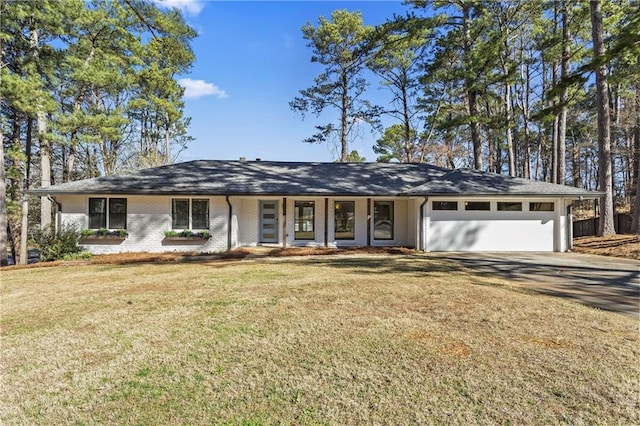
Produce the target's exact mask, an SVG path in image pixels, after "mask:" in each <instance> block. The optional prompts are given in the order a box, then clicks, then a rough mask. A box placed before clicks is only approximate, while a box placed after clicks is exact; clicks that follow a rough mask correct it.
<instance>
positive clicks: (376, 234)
mask: <svg viewBox="0 0 640 426" xmlns="http://www.w3.org/2000/svg"><path fill="white" fill-rule="evenodd" d="M393 228H394V225H393V201H374V202H373V238H374V239H376V240H393Z"/></svg>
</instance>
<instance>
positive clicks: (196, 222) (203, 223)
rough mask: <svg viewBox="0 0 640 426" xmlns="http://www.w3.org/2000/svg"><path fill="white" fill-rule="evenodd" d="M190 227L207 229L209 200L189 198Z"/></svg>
mask: <svg viewBox="0 0 640 426" xmlns="http://www.w3.org/2000/svg"><path fill="white" fill-rule="evenodd" d="M191 229H209V200H206V199H202V200H198V199H193V200H191Z"/></svg>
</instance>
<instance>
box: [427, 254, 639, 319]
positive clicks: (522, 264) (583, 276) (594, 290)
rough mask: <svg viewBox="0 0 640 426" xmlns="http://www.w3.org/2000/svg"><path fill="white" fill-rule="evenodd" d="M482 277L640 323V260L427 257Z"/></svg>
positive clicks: (568, 256)
mask: <svg viewBox="0 0 640 426" xmlns="http://www.w3.org/2000/svg"><path fill="white" fill-rule="evenodd" d="M430 254H431V255H433V256H434V257H438V258H442V259H448V260H451V261H453V262H457V263H460V264H462V265H463V266H465V267H467V268H469V269H472V270H474V271H476V272H478V273H481V274H490V275H497V276H500V277H503V278H507V279H510V280H514V281H518V282H520V283H522V285H523V286H524V287H526V288H529V289H531V290H533V291H536V292H538V293H541V294H548V295H551V296H557V297H562V298H566V299H570V300H574V301H577V302H579V303H582V304H584V305H588V306H592V307H595V308H599V309H604V310H607V311H612V312H617V313H620V314H623V315H626V316H630V317H633V318H636V319H640V262H639V261H636V260H631V259H621V258H614V257H606V256H594V255H588V254H580V253H430Z"/></svg>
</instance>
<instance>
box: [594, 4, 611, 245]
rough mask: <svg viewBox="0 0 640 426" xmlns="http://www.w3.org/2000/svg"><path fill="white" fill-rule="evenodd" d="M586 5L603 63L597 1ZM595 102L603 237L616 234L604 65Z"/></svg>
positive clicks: (599, 69) (597, 56) (600, 66)
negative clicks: (588, 8) (589, 11)
mask: <svg viewBox="0 0 640 426" xmlns="http://www.w3.org/2000/svg"><path fill="white" fill-rule="evenodd" d="M589 6H590V9H591V34H592V38H593V56H594V60H595V61H602V59H603V57H604V54H605V49H604V35H603V28H602V10H601V4H600V0H591V1H590V2H589ZM596 102H597V107H598V183H599V190H600V191H602V192H604V196H603V197H602V199H601V201H600V221H599V226H598V236H605V235H612V234H615V233H616V231H615V227H614V224H613V186H612V184H611V179H612V171H611V122H610V120H611V119H610V117H609V84H608V81H607V67H606V64H605V63H597V68H596Z"/></svg>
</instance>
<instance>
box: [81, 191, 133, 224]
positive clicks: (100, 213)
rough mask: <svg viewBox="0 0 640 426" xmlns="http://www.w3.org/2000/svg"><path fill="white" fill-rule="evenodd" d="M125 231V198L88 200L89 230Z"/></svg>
mask: <svg viewBox="0 0 640 426" xmlns="http://www.w3.org/2000/svg"><path fill="white" fill-rule="evenodd" d="M100 228H107V229H127V199H126V198H89V229H100Z"/></svg>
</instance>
